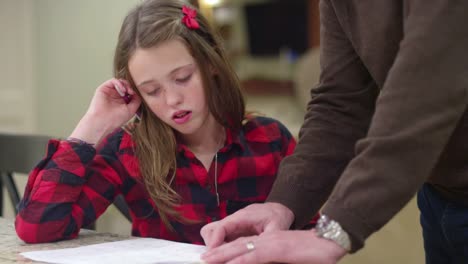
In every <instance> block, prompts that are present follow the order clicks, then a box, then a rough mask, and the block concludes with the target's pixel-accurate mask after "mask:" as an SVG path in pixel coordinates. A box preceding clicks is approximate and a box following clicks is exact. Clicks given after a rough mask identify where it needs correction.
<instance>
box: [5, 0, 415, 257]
mask: <svg viewBox="0 0 468 264" xmlns="http://www.w3.org/2000/svg"><path fill="white" fill-rule="evenodd" d="M140 1H141V0H80V1H76V0H0V36H1V41H0V58H2V60H1V62H0V80H1V81H0V84H1V85H0V91H1V94H0V104H1V105H2V108H1V110H0V132H8V133H22V134H42V135H47V136H53V137H58V138H66V137H67V136H68V135H69V134H70V133H71V132H72V130H73V128H74V127H75V124H76V123H77V122H78V121H79V119H80V118H81V116H82V115H83V114H84V113H85V111H86V109H87V107H88V104H89V102H90V100H91V98H92V96H93V93H94V90H95V89H96V87H97V86H98V85H99V84H101V83H102V82H104V81H105V80H107V79H109V78H111V77H112V59H113V52H114V47H115V45H116V40H117V35H118V31H119V29H120V25H121V23H122V20H123V18H124V16H125V14H126V13H127V11H128V10H129V9H130V8H132V7H133V6H134V5H135V4H137V3H138V2H140ZM189 2H191V3H192V4H194V5H196V6H198V7H199V8H200V10H201V12H202V13H203V14H204V15H205V16H206V17H207V18H208V19H209V20H210V22H211V23H212V24H213V25H214V26H215V27H216V29H217V30H219V32H220V33H221V35H222V36H223V39H224V45H225V48H226V50H227V52H228V55H229V57H230V59H231V61H232V63H233V65H234V67H235V69H236V71H237V73H238V75H239V78H240V80H241V83H242V86H243V89H244V92H245V95H246V100H247V107H248V109H249V110H255V111H258V112H261V113H263V114H265V115H267V116H271V117H274V118H276V119H278V120H280V121H281V122H282V123H284V124H285V125H286V126H287V127H288V128H289V129H290V131H291V132H292V133H293V135H295V136H297V134H298V132H299V128H300V125H301V123H302V121H303V114H304V112H305V107H306V103H307V101H308V100H309V98H310V94H309V92H310V89H312V88H313V87H314V86H315V85H316V84H317V83H318V78H319V74H320V69H319V54H318V51H319V48H320V47H319V10H318V0H276V1H275V0H230V1H229V0H198V1H196V0H195V1H189ZM0 147H1V146H0ZM15 178H16V180H17V182H18V185H19V188H20V191H23V189H24V184H25V180H26V177H24V175H16V176H15ZM4 196H5V197H4V203H5V205H6V206H7V208H6V210H5V211H6V212H5V216H6V217H10V218H12V217H14V213H13V210H12V208H11V207H8V206H9V200H8V197H6V194H5V195H4ZM381 210H385V208H381ZM97 230H98V231H102V232H113V233H119V234H125V235H128V234H130V223H129V222H128V221H127V220H126V219H125V218H123V216H121V215H120V214H119V213H118V212H117V210H116V209H115V208H114V207H110V208H109V210H108V211H107V212H106V213H105V215H103V216H102V217H101V218H100V219H99V220H98V222H97ZM341 263H348V264H351V263H360V264H366V263H424V258H423V249H422V239H421V230H420V226H419V213H418V210H417V207H416V205H415V201H414V200H412V201H411V202H410V203H409V204H408V205H407V206H406V207H405V209H404V210H402V211H401V212H400V213H399V214H398V215H397V216H396V217H395V218H394V219H393V220H392V221H391V222H390V223H389V224H388V225H387V226H385V227H384V228H383V229H382V230H380V231H379V232H378V233H376V234H375V235H373V236H372V237H371V238H370V239H369V240H368V241H367V246H366V248H365V249H364V250H362V251H360V252H359V253H357V254H354V255H352V256H349V257H346V258H345V259H344V260H343V261H342V262H341Z"/></svg>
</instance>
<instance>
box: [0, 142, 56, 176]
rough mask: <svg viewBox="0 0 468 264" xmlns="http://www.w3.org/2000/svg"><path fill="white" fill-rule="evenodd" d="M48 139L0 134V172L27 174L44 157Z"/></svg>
mask: <svg viewBox="0 0 468 264" xmlns="http://www.w3.org/2000/svg"><path fill="white" fill-rule="evenodd" d="M49 139H50V138H49V137H47V136H41V135H16V134H5V133H0V172H10V173H13V172H16V173H24V174H28V173H29V172H30V171H31V170H32V169H33V168H34V167H35V166H36V165H37V163H38V162H39V161H40V160H41V159H42V158H43V157H44V156H45V154H46V147H47V142H48V141H49Z"/></svg>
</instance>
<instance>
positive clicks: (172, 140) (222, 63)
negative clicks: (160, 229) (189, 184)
mask: <svg viewBox="0 0 468 264" xmlns="http://www.w3.org/2000/svg"><path fill="white" fill-rule="evenodd" d="M183 5H187V6H188V4H187V3H185V2H182V1H178V0H146V1H143V2H142V3H140V4H139V5H138V6H136V7H135V8H134V9H133V10H131V11H130V12H129V13H128V15H127V16H126V18H125V20H124V22H123V24H122V27H121V29H120V34H119V38H118V43H117V47H116V50H115V56H114V76H115V77H116V78H123V79H126V80H128V81H130V83H131V84H132V86H133V89H134V90H135V91H136V92H137V93H139V91H138V90H137V89H136V88H135V84H134V82H133V79H132V76H131V74H130V72H129V69H128V62H129V60H130V58H131V56H132V55H133V54H134V53H135V50H136V49H147V48H151V47H154V46H156V45H158V44H160V43H162V42H164V41H168V40H172V39H180V40H182V41H183V42H184V43H185V44H186V47H187V48H188V49H189V51H190V53H191V55H192V56H193V57H194V59H195V61H196V63H197V64H198V67H199V69H200V72H201V76H202V82H203V86H204V89H205V96H206V101H207V102H208V107H209V110H210V112H211V113H212V114H213V116H214V118H215V119H216V121H217V122H219V123H220V124H221V125H222V126H224V127H227V128H229V129H232V130H234V131H238V130H239V129H240V128H241V125H242V120H243V118H244V114H245V103H244V98H243V96H242V93H241V89H240V85H239V80H238V79H237V75H236V74H235V72H234V70H233V69H232V67H231V65H230V63H229V62H228V60H227V57H226V54H225V52H224V49H223V47H222V44H221V39H220V37H219V35H218V34H217V33H215V32H214V30H213V29H212V28H211V26H210V25H209V23H208V22H207V20H206V19H205V18H204V17H203V16H201V15H200V13H199V12H197V17H196V20H197V21H198V23H199V25H200V28H199V29H189V28H188V27H187V26H186V25H185V24H183V23H182V17H183V13H182V6H183ZM191 8H193V7H191ZM213 72H214V74H213ZM132 135H133V138H134V140H135V143H136V147H135V152H136V156H137V158H138V161H139V164H140V172H141V175H142V178H143V182H144V184H145V186H146V189H147V191H148V193H149V194H150V196H151V198H152V199H153V200H154V202H155V204H156V206H157V208H158V211H159V214H160V217H161V219H162V221H163V222H164V223H165V225H166V226H167V227H168V228H170V229H172V228H171V225H170V223H169V220H170V219H176V220H179V221H184V220H185V219H184V217H182V216H181V215H180V213H179V212H178V211H177V210H176V208H175V207H176V206H177V205H178V204H179V203H180V197H179V195H178V194H177V192H176V191H175V190H174V189H173V188H172V186H173V185H172V181H173V179H174V177H175V173H176V168H177V164H176V146H177V144H176V136H175V132H174V130H173V129H172V128H171V127H170V126H168V125H167V124H165V123H164V122H162V121H161V120H160V119H159V118H158V117H157V116H156V115H154V114H153V113H152V112H151V110H150V109H149V107H148V106H147V105H146V103H145V102H143V104H142V106H141V121H140V123H139V124H138V125H137V126H136V127H135V128H134V131H133V133H132Z"/></svg>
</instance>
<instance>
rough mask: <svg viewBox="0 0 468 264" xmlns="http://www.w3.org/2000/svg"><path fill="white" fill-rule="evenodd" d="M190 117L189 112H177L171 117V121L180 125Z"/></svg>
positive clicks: (190, 113)
mask: <svg viewBox="0 0 468 264" xmlns="http://www.w3.org/2000/svg"><path fill="white" fill-rule="evenodd" d="M191 117H192V112H191V111H179V112H177V113H175V114H174V115H173V116H172V120H174V122H176V123H177V124H179V125H180V124H184V123H186V122H188V121H189V120H190V118H191Z"/></svg>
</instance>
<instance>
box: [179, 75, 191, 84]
mask: <svg viewBox="0 0 468 264" xmlns="http://www.w3.org/2000/svg"><path fill="white" fill-rule="evenodd" d="M191 77H192V74H189V75H187V76H186V77H184V78H177V79H176V82H179V83H185V82H187V81H188V80H190V78H191Z"/></svg>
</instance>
